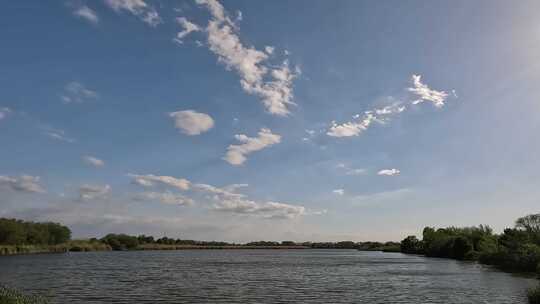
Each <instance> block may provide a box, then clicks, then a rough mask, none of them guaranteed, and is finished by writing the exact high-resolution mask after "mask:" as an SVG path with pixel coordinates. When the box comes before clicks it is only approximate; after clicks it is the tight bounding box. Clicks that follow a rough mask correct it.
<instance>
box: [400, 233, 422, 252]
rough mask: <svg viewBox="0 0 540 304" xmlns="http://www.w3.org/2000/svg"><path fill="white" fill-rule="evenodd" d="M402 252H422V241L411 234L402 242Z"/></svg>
mask: <svg viewBox="0 0 540 304" xmlns="http://www.w3.org/2000/svg"><path fill="white" fill-rule="evenodd" d="M400 247H401V252H403V253H422V251H423V248H422V247H423V246H422V242H421V241H420V240H418V239H417V238H416V236H414V235H409V236H408V237H406V238H405V239H403V241H401V244H400Z"/></svg>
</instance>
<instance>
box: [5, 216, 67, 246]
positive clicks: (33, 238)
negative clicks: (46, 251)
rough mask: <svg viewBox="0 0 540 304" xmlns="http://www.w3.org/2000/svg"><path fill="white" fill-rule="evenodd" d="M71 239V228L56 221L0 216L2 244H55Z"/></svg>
mask: <svg viewBox="0 0 540 304" xmlns="http://www.w3.org/2000/svg"><path fill="white" fill-rule="evenodd" d="M70 239H71V230H70V229H69V228H68V227H66V226H63V225H61V224H58V223H52V222H46V223H35V222H27V221H22V220H16V219H6V218H0V244H2V245H57V244H62V243H65V242H67V241H69V240H70Z"/></svg>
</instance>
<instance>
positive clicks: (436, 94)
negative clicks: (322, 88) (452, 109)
mask: <svg viewBox="0 0 540 304" xmlns="http://www.w3.org/2000/svg"><path fill="white" fill-rule="evenodd" d="M411 79H412V83H413V87H411V88H407V91H409V92H411V93H413V94H414V95H415V96H416V98H417V99H415V100H413V101H412V102H411V104H413V105H417V104H419V103H422V102H431V103H433V105H434V106H435V107H437V108H441V107H443V106H444V105H445V101H446V99H447V97H448V93H446V92H444V91H436V90H433V89H430V88H429V87H428V86H427V85H426V84H424V83H422V82H421V76H420V75H412V77H411ZM452 92H453V94H454V96H457V95H456V94H455V92H454V91H453V90H452ZM405 110H407V105H406V104H405V103H404V102H395V103H393V104H391V105H388V106H385V107H383V108H378V109H374V110H369V111H366V112H364V114H363V115H358V114H357V115H355V116H353V118H354V120H353V121H349V122H345V123H341V124H338V123H336V122H335V121H332V123H331V125H330V128H329V129H328V131H327V132H326V134H327V135H328V136H332V137H350V136H358V135H360V134H362V133H363V132H364V131H366V130H367V129H368V128H369V127H370V126H371V125H372V124H373V123H375V122H377V123H380V124H384V123H386V122H388V121H389V120H390V119H391V118H392V117H393V116H395V115H397V114H400V113H402V112H404V111H405Z"/></svg>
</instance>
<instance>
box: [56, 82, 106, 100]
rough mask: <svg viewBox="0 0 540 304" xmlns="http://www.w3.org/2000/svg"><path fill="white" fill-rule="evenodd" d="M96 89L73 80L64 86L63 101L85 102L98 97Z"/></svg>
mask: <svg viewBox="0 0 540 304" xmlns="http://www.w3.org/2000/svg"><path fill="white" fill-rule="evenodd" d="M97 98H98V93H97V92H96V91H93V90H90V89H88V88H86V87H85V86H84V85H83V84H82V83H80V82H76V81H72V82H70V83H68V84H66V86H65V87H64V93H63V94H62V101H63V102H64V103H83V102H87V101H90V100H92V99H97Z"/></svg>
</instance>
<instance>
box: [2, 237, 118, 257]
mask: <svg viewBox="0 0 540 304" xmlns="http://www.w3.org/2000/svg"><path fill="white" fill-rule="evenodd" d="M110 250H112V248H111V247H110V246H109V245H107V244H104V243H101V242H92V241H88V240H73V241H69V242H67V243H63V244H57V245H0V256H2V255H4V256H5V255H19V254H46V253H66V252H70V251H71V252H81V251H110Z"/></svg>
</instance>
